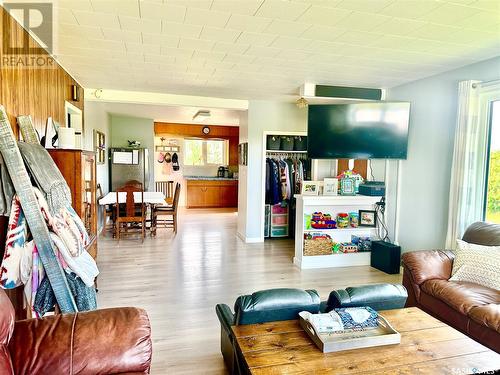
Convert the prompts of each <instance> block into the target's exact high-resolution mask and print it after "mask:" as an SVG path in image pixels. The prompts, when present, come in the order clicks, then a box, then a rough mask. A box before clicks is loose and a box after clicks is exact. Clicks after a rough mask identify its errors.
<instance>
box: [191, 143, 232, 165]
mask: <svg viewBox="0 0 500 375" xmlns="http://www.w3.org/2000/svg"><path fill="white" fill-rule="evenodd" d="M228 148H229V142H228V141H227V140H225V139H198V138H189V139H185V140H184V150H185V152H184V165H189V166H204V165H227V164H228V158H229V150H228Z"/></svg>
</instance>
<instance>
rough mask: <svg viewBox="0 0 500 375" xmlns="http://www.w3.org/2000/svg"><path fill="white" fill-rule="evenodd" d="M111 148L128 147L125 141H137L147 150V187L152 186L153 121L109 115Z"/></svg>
mask: <svg viewBox="0 0 500 375" xmlns="http://www.w3.org/2000/svg"><path fill="white" fill-rule="evenodd" d="M110 119H111V137H110V146H111V147H128V142H127V141H129V140H130V141H139V142H141V147H144V148H147V149H149V170H150V173H149V186H150V187H153V186H154V142H155V139H154V121H153V119H148V118H141V117H130V116H123V115H115V114H111V115H110Z"/></svg>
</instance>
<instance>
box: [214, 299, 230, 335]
mask: <svg viewBox="0 0 500 375" xmlns="http://www.w3.org/2000/svg"><path fill="white" fill-rule="evenodd" d="M215 313H216V314H217V317H218V318H219V321H220V325H221V327H222V328H223V329H224V330H225V331H226V332H227V334H228V335H229V336H232V334H233V331H232V330H231V326H234V314H233V313H232V312H231V308H230V307H229V306H228V305H226V304H224V303H219V304H217V305H215Z"/></svg>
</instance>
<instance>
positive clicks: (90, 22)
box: [73, 10, 120, 28]
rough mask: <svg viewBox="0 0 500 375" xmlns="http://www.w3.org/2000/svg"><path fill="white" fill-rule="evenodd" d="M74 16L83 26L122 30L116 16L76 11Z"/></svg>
mask: <svg viewBox="0 0 500 375" xmlns="http://www.w3.org/2000/svg"><path fill="white" fill-rule="evenodd" d="M73 14H74V15H75V17H76V20H77V21H78V24H80V25H82V26H100V27H115V28H120V23H119V22H118V17H117V16H116V15H115V14H109V13H97V12H85V11H82V10H77V11H74V12H73Z"/></svg>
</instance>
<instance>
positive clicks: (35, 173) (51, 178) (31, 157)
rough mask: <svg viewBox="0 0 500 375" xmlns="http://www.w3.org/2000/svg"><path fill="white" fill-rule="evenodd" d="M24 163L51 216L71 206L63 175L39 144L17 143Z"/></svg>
mask: <svg viewBox="0 0 500 375" xmlns="http://www.w3.org/2000/svg"><path fill="white" fill-rule="evenodd" d="M18 146H19V151H20V152H21V155H22V156H23V160H24V163H25V164H26V167H27V169H28V170H29V171H30V173H31V176H32V177H33V179H34V180H35V183H36V186H37V187H38V188H39V189H40V190H41V191H42V192H43V194H44V195H45V197H46V199H47V203H48V206H49V210H50V212H51V213H52V214H55V213H58V212H59V211H60V209H61V208H64V207H69V206H71V191H70V189H69V187H68V184H67V183H66V181H65V180H64V177H63V175H62V174H61V172H60V171H59V169H58V168H57V166H56V164H55V163H54V161H53V160H52V158H51V157H50V155H49V153H48V152H47V150H46V149H45V148H43V147H42V146H41V145H39V144H31V143H25V142H18Z"/></svg>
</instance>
